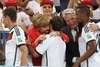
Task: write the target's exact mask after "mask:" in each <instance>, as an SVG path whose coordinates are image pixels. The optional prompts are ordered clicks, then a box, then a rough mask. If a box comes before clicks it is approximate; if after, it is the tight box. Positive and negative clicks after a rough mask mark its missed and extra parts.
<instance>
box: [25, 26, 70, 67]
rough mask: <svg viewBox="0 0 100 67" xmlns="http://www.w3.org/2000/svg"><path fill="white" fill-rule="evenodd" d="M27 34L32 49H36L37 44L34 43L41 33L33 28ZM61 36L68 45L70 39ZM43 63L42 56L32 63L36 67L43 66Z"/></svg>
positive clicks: (62, 34)
mask: <svg viewBox="0 0 100 67" xmlns="http://www.w3.org/2000/svg"><path fill="white" fill-rule="evenodd" d="M26 33H27V35H29V39H30V42H31V45H32V47H33V48H35V47H34V46H36V44H35V43H34V42H35V40H36V39H37V38H38V37H39V36H40V32H39V31H38V30H36V29H35V28H34V27H31V28H29V29H28V30H27V31H26ZM61 36H62V39H63V40H64V41H65V42H66V43H68V42H69V37H68V36H67V35H66V34H64V33H63V32H61ZM41 61H42V57H41V56H40V57H39V58H34V57H32V62H33V65H34V66H41Z"/></svg>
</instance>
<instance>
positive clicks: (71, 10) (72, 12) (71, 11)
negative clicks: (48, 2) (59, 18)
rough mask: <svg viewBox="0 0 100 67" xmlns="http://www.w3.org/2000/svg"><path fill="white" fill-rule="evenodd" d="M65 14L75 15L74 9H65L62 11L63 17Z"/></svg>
mask: <svg viewBox="0 0 100 67" xmlns="http://www.w3.org/2000/svg"><path fill="white" fill-rule="evenodd" d="M67 14H74V15H75V16H76V11H75V10H74V9H73V8H68V9H65V10H64V12H63V17H64V18H65V16H66V15H67Z"/></svg>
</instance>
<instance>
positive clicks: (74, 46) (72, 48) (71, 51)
mask: <svg viewBox="0 0 100 67" xmlns="http://www.w3.org/2000/svg"><path fill="white" fill-rule="evenodd" d="M61 31H62V32H63V33H65V34H67V35H68V36H69V40H70V41H69V43H67V44H66V63H67V65H68V66H72V65H73V62H72V59H73V57H79V56H80V54H79V49H78V42H74V39H73V35H72V32H71V29H70V28H69V27H67V26H66V27H64V28H62V30H61Z"/></svg>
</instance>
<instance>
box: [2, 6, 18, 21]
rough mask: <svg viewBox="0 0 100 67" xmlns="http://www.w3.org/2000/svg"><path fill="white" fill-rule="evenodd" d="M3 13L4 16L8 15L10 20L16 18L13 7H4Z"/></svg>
mask: <svg viewBox="0 0 100 67" xmlns="http://www.w3.org/2000/svg"><path fill="white" fill-rule="evenodd" d="M3 15H4V16H5V17H6V16H9V18H10V20H11V21H12V22H16V19H17V13H16V11H15V9H13V8H10V7H8V8H6V9H5V10H4V11H3Z"/></svg>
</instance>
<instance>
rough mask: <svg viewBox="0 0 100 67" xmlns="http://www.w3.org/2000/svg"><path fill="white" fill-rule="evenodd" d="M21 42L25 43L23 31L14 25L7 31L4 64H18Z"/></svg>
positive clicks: (19, 61)
mask: <svg viewBox="0 0 100 67" xmlns="http://www.w3.org/2000/svg"><path fill="white" fill-rule="evenodd" d="M23 44H26V41H25V34H24V31H23V30H22V29H21V28H20V27H19V26H17V25H16V26H14V27H13V28H12V29H11V31H10V32H9V36H8V39H7V42H6V48H5V56H6V61H5V65H6V66H20V63H21V56H22V53H21V50H20V49H19V46H21V45H23Z"/></svg>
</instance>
